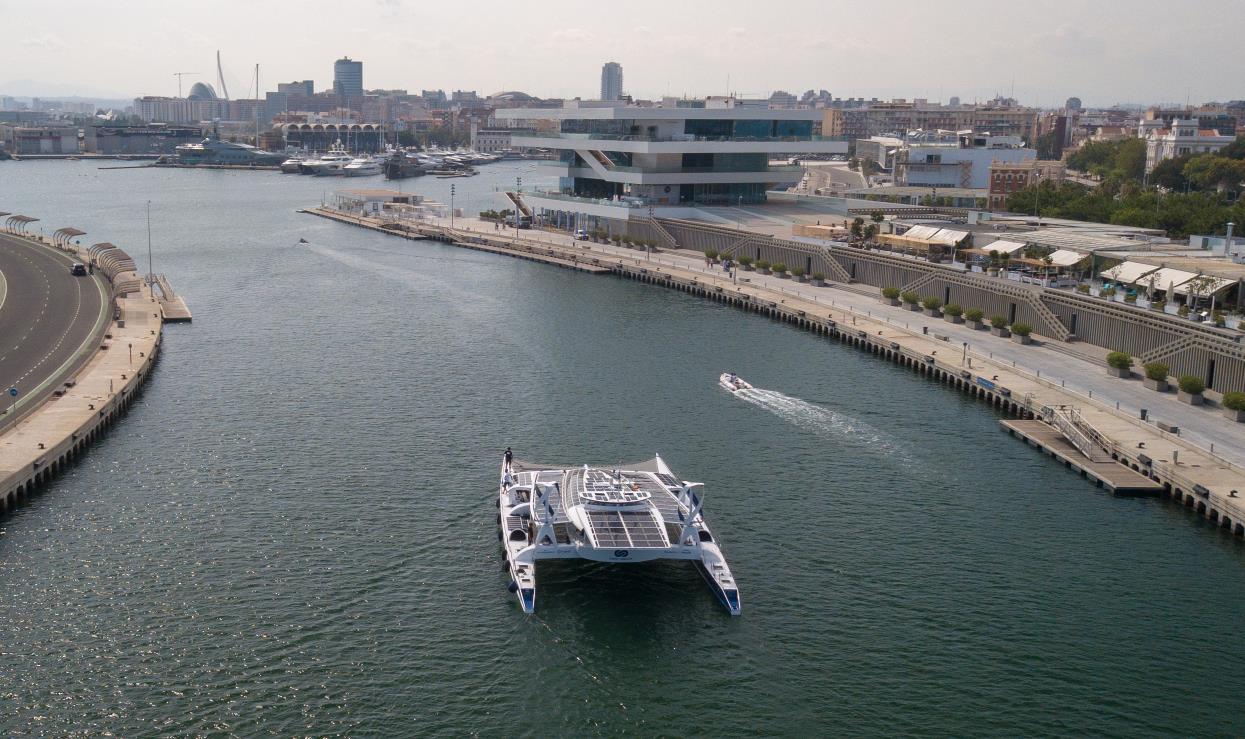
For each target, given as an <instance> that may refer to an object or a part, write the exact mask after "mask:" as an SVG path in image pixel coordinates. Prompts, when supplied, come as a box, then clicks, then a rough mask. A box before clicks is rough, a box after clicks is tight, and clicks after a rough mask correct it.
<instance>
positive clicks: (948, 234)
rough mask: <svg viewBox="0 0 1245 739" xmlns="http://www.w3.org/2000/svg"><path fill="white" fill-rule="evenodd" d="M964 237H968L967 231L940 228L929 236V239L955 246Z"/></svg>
mask: <svg viewBox="0 0 1245 739" xmlns="http://www.w3.org/2000/svg"><path fill="white" fill-rule="evenodd" d="M966 238H968V232H967V231H952V230H951V229H949V228H941V229H939V230H938V232H937V233H935V234H934V235H933V236H930V237H929V240H930V241H934V242H937V243H940V244H946V245H947V246H955V245H956V244H958V243H960V242H961V241H963V240H964V239H966Z"/></svg>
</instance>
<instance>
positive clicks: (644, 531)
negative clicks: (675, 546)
mask: <svg viewBox="0 0 1245 739" xmlns="http://www.w3.org/2000/svg"><path fill="white" fill-rule="evenodd" d="M588 523H589V524H590V525H591V526H592V533H593V535H594V538H595V539H596V542H597V546H601V547H658V548H660V547H666V546H669V544H668V542H667V541H666V536H665V533H664V532H663V531H662V530H661V528H660V527H659V526H658V525H657V521H656V520H655V519H654V518H653V516H652V514H651V513H648V512H647V511H588Z"/></svg>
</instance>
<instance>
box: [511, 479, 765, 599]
mask: <svg viewBox="0 0 1245 739" xmlns="http://www.w3.org/2000/svg"><path fill="white" fill-rule="evenodd" d="M703 504H704V490H703V485H702V484H701V483H698V482H686V481H683V480H679V479H678V478H677V477H675V475H674V473H673V472H671V470H670V468H669V467H667V466H666V463H665V462H664V461H662V459H661V457H659V456H656V457H654V458H653V459H651V460H649V461H647V462H641V463H638V464H631V465H620V466H619V467H618V468H612V469H604V468H597V467H589V466H588V465H583V466H581V467H563V468H557V467H546V466H541V465H531V464H525V463H522V462H519V461H511V462H509V463H508V462H506V461H504V460H503V462H502V478H501V484H500V491H499V494H498V509H499V516H498V523H499V526H500V531H499V536H500V537H501V540H502V546H503V547H504V548H505V555H506V563H507V565H506V568H507V569H508V570H509V572H510V578H511V580H510V590H511V592H513V593H514V594H515V595H516V596H517V597H518V599H519V604H520V605H521V606H522V608H523V611H524V612H525V613H531V612H533V611H534V610H535V608H536V563H537V562H538V561H539V560H542V559H588V560H593V561H596V562H614V563H620V564H626V563H632V562H649V561H652V560H658V559H683V560H688V561H691V562H693V563H695V565H696V567H697V569H698V570H699V571H700V573H701V575H702V576H703V577H704V578H705V581H706V582H707V583H708V584H709V587H710V589H711V590H712V591H713V593H714V595H715V596H716V597H717V599H718V601H719V602H720V603H721V604H722V606H723V607H725V608H726V610H727V611H729V612H730V614H731V615H732V616H738V615H739V613H740V608H741V603H740V598H739V588H738V587H737V586H736V584H735V579H734V576H733V575H732V574H731V570H730V567H728V566H727V564H726V558H725V557H724V556H723V555H722V550H721V549H720V548H719V547H718V543H717V540H716V539H715V538H714V536H713V534H712V533H711V532H710V530H709V525H708V524H707V523H706V522H705V517H704V514H703V512H702V510H701V508H702V506H703Z"/></svg>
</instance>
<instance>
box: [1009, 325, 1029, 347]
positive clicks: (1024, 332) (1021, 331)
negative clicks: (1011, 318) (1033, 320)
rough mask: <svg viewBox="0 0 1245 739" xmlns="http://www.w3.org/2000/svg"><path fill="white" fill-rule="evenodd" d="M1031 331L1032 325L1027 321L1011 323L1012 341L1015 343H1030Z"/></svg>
mask: <svg viewBox="0 0 1245 739" xmlns="http://www.w3.org/2000/svg"><path fill="white" fill-rule="evenodd" d="M1032 332H1033V327H1032V326H1030V325H1029V324H1027V323H1013V324H1012V341H1014V342H1016V343H1017V344H1031V343H1033V339H1030V338H1029V334H1031V333H1032Z"/></svg>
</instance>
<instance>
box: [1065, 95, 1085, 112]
mask: <svg viewBox="0 0 1245 739" xmlns="http://www.w3.org/2000/svg"><path fill="white" fill-rule="evenodd" d="M1063 109H1064V110H1080V109H1081V99H1080V98H1078V97H1071V98H1068V100H1067V102H1065V103H1064V104H1063Z"/></svg>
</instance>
